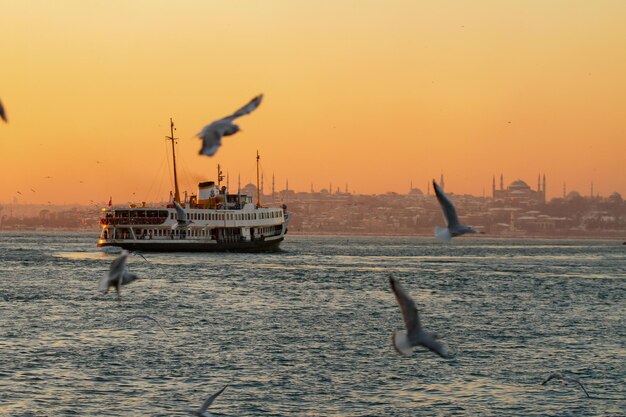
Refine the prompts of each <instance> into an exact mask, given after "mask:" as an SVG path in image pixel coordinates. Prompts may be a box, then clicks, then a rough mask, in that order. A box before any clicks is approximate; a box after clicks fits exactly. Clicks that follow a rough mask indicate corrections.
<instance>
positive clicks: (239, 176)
mask: <svg viewBox="0 0 626 417" xmlns="http://www.w3.org/2000/svg"><path fill="white" fill-rule="evenodd" d="M237 194H241V174H240V173H239V174H237Z"/></svg>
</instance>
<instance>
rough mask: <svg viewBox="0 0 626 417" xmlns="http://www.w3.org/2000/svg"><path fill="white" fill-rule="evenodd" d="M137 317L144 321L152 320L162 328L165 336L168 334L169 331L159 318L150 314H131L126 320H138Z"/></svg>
mask: <svg viewBox="0 0 626 417" xmlns="http://www.w3.org/2000/svg"><path fill="white" fill-rule="evenodd" d="M136 319H142V320H143V321H148V320H152V321H153V322H155V323H156V324H157V326H159V329H161V331H162V332H163V333H164V334H165V336H167V335H168V334H167V332H166V331H165V330H164V329H163V327H161V323H159V322H158V320H157V319H155V318H154V317H151V316H148V315H137V316H130V317H129V318H128V319H126V322H127V323H128V322H129V321H131V320H136Z"/></svg>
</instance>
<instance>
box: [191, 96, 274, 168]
mask: <svg viewBox="0 0 626 417" xmlns="http://www.w3.org/2000/svg"><path fill="white" fill-rule="evenodd" d="M261 100H263V94H260V95H258V96H256V97H255V98H253V99H252V100H250V102H249V103H248V104H246V105H245V106H243V107H242V108H240V109H239V110H237V111H236V112H235V113H233V114H232V115H230V116H227V117H224V118H223V119H219V120H216V121H214V122H213V123H211V124H209V125H206V126H205V127H204V128H203V129H202V130H201V131H200V132H198V134H197V135H196V136H197V137H198V138H200V139H202V148H201V149H200V152H199V153H200V155H207V156H213V155H215V152H217V150H218V149H219V148H220V146H222V136H230V135H234V134H235V133H237V132H239V126H238V125H236V124H234V123H233V121H234V120H235V119H236V118H237V117H241V116H243V115H246V114H248V113H250V112H252V111H253V110H254V109H256V108H257V107H259V104H261Z"/></svg>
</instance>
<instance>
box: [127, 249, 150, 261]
mask: <svg viewBox="0 0 626 417" xmlns="http://www.w3.org/2000/svg"><path fill="white" fill-rule="evenodd" d="M130 254H131V255H137V256H141V257H142V258H143V260H144V261H146V262H148V263H150V261H148V259H146V257H145V256H143V254H142V253H141V252H139V251H138V250H134V251H131V252H130Z"/></svg>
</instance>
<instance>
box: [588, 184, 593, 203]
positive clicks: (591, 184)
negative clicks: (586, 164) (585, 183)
mask: <svg viewBox="0 0 626 417" xmlns="http://www.w3.org/2000/svg"><path fill="white" fill-rule="evenodd" d="M589 195H590V196H591V199H592V200H593V181H592V182H591V194H589Z"/></svg>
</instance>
